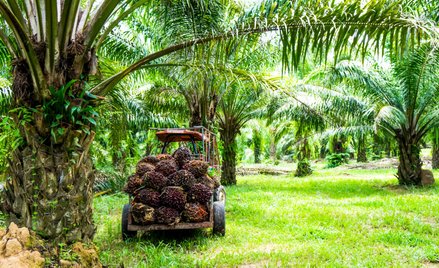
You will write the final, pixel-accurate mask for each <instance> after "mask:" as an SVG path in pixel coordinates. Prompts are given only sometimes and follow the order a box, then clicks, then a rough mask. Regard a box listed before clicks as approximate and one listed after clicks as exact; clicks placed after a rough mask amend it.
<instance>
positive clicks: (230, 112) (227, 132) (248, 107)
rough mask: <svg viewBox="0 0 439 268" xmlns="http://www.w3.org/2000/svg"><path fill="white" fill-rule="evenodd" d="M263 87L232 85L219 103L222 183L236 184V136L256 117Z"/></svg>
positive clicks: (218, 119) (261, 103) (260, 104)
mask: <svg viewBox="0 0 439 268" xmlns="http://www.w3.org/2000/svg"><path fill="white" fill-rule="evenodd" d="M262 95H263V88H261V87H259V88H253V87H251V86H247V87H240V86H238V85H236V84H234V85H231V88H229V89H228V90H227V91H226V93H225V95H224V96H223V98H222V99H221V101H220V103H219V109H218V111H217V122H218V130H219V133H220V139H221V142H222V144H223V150H222V165H221V183H222V184H224V185H233V184H236V148H237V145H236V137H237V135H238V134H239V133H240V130H241V128H242V127H244V125H245V124H246V123H247V122H248V121H249V120H251V119H252V118H255V117H256V115H257V109H258V108H260V107H261V106H262V105H263V102H262V98H261V97H262Z"/></svg>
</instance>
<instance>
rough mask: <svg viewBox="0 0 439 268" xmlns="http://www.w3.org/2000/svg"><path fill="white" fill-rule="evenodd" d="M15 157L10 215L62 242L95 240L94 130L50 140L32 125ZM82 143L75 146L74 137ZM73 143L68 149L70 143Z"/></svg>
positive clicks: (7, 194)
mask: <svg viewBox="0 0 439 268" xmlns="http://www.w3.org/2000/svg"><path fill="white" fill-rule="evenodd" d="M25 136H26V145H25V146H22V147H21V148H19V149H17V150H16V151H15V152H14V154H13V159H12V161H11V162H10V170H9V175H10V177H11V179H10V180H8V181H7V182H6V185H5V191H4V196H3V198H4V203H3V210H5V212H6V213H8V214H9V216H10V220H11V221H14V222H17V223H19V224H21V225H24V226H26V227H28V228H31V229H33V230H35V231H37V232H38V234H39V235H41V236H43V237H45V238H48V239H50V240H52V241H56V242H61V241H62V242H74V241H91V240H92V238H93V235H94V233H95V228H94V225H93V219H92V197H93V193H92V186H93V182H94V173H93V169H92V162H91V159H90V157H89V153H88V149H89V146H90V144H91V142H92V140H93V137H94V134H93V132H92V133H91V135H86V134H82V133H80V132H75V131H71V133H68V134H66V136H65V139H64V142H62V143H60V144H56V145H55V144H52V146H47V145H44V144H43V142H42V139H43V137H41V136H39V135H38V134H37V133H36V131H32V128H28V129H27V131H26V133H25ZM74 140H75V141H79V145H80V146H78V144H76V145H74V146H73V142H74ZM67 148H68V149H67Z"/></svg>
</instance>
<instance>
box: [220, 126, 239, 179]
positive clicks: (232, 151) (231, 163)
mask: <svg viewBox="0 0 439 268" xmlns="http://www.w3.org/2000/svg"><path fill="white" fill-rule="evenodd" d="M221 140H222V141H223V146H224V148H223V159H222V160H223V162H222V166H221V184H223V185H234V184H236V143H235V136H234V135H227V134H225V135H223V134H222V135H221Z"/></svg>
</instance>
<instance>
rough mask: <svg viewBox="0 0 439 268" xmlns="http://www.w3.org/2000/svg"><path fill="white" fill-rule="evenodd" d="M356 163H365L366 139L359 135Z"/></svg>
mask: <svg viewBox="0 0 439 268" xmlns="http://www.w3.org/2000/svg"><path fill="white" fill-rule="evenodd" d="M357 162H367V155H366V139H365V137H364V136H363V135H360V137H359V138H358V144H357Z"/></svg>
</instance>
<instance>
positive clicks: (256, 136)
mask: <svg viewBox="0 0 439 268" xmlns="http://www.w3.org/2000/svg"><path fill="white" fill-rule="evenodd" d="M252 138H253V146H254V147H253V154H254V156H255V164H259V163H261V141H262V139H261V133H260V131H259V130H257V129H253V137H252Z"/></svg>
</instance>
